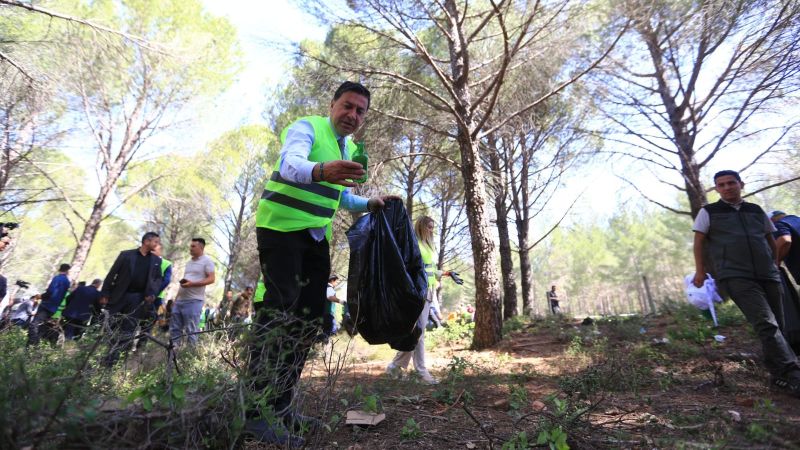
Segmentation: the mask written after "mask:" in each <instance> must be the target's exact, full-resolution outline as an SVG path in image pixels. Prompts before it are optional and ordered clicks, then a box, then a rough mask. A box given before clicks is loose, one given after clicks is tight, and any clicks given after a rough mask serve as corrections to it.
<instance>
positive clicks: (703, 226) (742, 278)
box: [692, 170, 800, 397]
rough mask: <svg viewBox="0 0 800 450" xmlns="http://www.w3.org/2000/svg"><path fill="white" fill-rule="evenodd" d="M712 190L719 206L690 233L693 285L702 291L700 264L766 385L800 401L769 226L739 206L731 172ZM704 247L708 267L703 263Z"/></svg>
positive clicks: (703, 214)
mask: <svg viewBox="0 0 800 450" xmlns="http://www.w3.org/2000/svg"><path fill="white" fill-rule="evenodd" d="M714 188H715V189H716V191H717V192H718V193H719V195H720V200H719V201H717V202H716V203H711V204H708V205H706V206H704V207H703V208H702V209H701V210H700V212H699V213H698V214H697V217H696V218H695V222H694V226H693V227H692V229H693V230H694V260H695V276H694V285H695V286H697V287H700V286H702V285H703V283H704V281H705V279H706V273H707V270H706V264H713V268H714V272H715V273H716V276H717V285H718V286H719V288H720V291H721V292H722V294H723V295H728V296H730V297H731V299H733V301H734V302H735V303H736V306H738V307H739V309H741V310H742V313H744V316H745V317H746V318H747V320H748V322H750V325H751V326H752V327H753V329H754V330H755V331H756V334H757V335H758V337H759V339H760V340H761V345H762V348H763V352H764V362H765V365H766V367H767V370H769V372H770V374H771V375H772V384H773V385H774V386H775V387H777V388H780V389H784V390H786V391H787V392H789V393H791V394H793V395H795V396H798V397H800V363H798V361H797V356H796V355H795V354H794V352H793V351H792V349H791V348H790V346H789V344H788V342H787V341H786V339H785V337H784V335H783V333H782V332H781V328H782V325H783V307H782V303H781V302H782V287H781V276H780V272H779V271H778V265H777V249H776V246H775V239H774V238H773V237H772V233H773V232H774V231H775V226H774V225H773V224H772V222H771V221H770V219H769V217H767V214H766V213H765V212H764V210H763V209H761V207H760V206H758V205H756V204H753V203H748V202H745V201H744V200H742V188H744V183H742V179H741V177H740V176H739V174H738V173H737V172H734V171H732V170H723V171H721V172H717V173H716V174H715V175H714ZM706 244H707V245H708V250H709V257H710V261H704V260H703V248H704V245H706ZM709 268H710V267H709Z"/></svg>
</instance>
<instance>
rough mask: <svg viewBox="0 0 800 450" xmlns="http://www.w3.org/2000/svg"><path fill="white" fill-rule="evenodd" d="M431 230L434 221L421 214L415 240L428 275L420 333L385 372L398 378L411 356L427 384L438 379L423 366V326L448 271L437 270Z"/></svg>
mask: <svg viewBox="0 0 800 450" xmlns="http://www.w3.org/2000/svg"><path fill="white" fill-rule="evenodd" d="M433 230H434V222H433V219H431V218H430V217H428V216H422V217H420V218H419V219H417V221H416V222H415V223H414V232H415V233H416V235H417V242H418V244H419V250H420V253H422V262H423V264H425V272H426V273H427V275H428V293H427V299H428V301H426V302H425V307H424V308H422V314H420V316H419V319H417V326H418V327H419V328H420V329H421V330H422V334H421V335H420V337H419V341H417V346H416V347H415V348H414V350H413V351H410V352H397V355H395V357H394V359H393V360H392V362H390V363H389V365H388V366H386V373H388V374H389V375H390V376H392V377H393V378H399V377H400V376H401V374H402V371H403V369H405V368H406V367H407V366H408V363H409V361H410V360H411V359H412V358H413V360H414V368H415V369H416V370H417V373H418V374H419V376H420V378H421V379H422V381H423V382H425V383H427V384H437V383H438V381H437V380H436V379H435V378H434V377H433V376H432V375H431V374H430V372H428V369H427V367H425V326H426V325H427V323H428V314H429V313H430V309H431V305H432V304H433V303H438V301H437V299H436V286H437V284H438V279H440V278H441V277H443V276H449V275H450V272H441V271H439V270H437V268H436V264H435V263H434V255H435V254H436V252H435V251H434V244H433Z"/></svg>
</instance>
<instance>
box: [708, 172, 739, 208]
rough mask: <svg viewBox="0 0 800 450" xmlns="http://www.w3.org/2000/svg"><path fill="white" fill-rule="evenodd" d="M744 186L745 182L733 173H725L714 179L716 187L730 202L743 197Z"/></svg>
mask: <svg viewBox="0 0 800 450" xmlns="http://www.w3.org/2000/svg"><path fill="white" fill-rule="evenodd" d="M743 187H744V183H742V182H741V181H739V180H737V179H736V177H735V176H733V175H723V176H721V177H719V178H717V179H716V180H714V189H716V190H717V193H719V196H720V197H722V199H723V200H725V201H726V202H728V203H736V202H738V201H739V200H741V199H742V188H743Z"/></svg>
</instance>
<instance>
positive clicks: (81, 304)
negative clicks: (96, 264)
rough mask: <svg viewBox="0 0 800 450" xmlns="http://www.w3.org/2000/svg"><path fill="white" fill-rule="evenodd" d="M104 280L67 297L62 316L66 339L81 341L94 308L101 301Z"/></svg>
mask: <svg viewBox="0 0 800 450" xmlns="http://www.w3.org/2000/svg"><path fill="white" fill-rule="evenodd" d="M102 283H103V280H101V279H99V278H97V279H95V280H94V281H92V284H90V285H89V286H80V287H78V288H77V289H75V290H74V291H72V294H70V296H69V297H67V306H66V308H64V312H63V313H62V314H61V315H62V316H64V319H65V321H66V325H65V326H64V339H80V337H81V336H82V335H83V332H84V331H85V330H86V325H88V324H89V319H91V318H92V308H93V306H94V304H95V303H97V302H98V300H99V299H100V290H99V289H100V285H101V284H102Z"/></svg>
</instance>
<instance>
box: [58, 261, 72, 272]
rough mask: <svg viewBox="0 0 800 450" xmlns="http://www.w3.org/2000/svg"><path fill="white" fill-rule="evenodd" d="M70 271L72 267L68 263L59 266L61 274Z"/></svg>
mask: <svg viewBox="0 0 800 450" xmlns="http://www.w3.org/2000/svg"><path fill="white" fill-rule="evenodd" d="M69 269H70V265H69V264H66V263H65V264H62V265H60V266H58V271H59V272H67V271H69Z"/></svg>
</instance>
